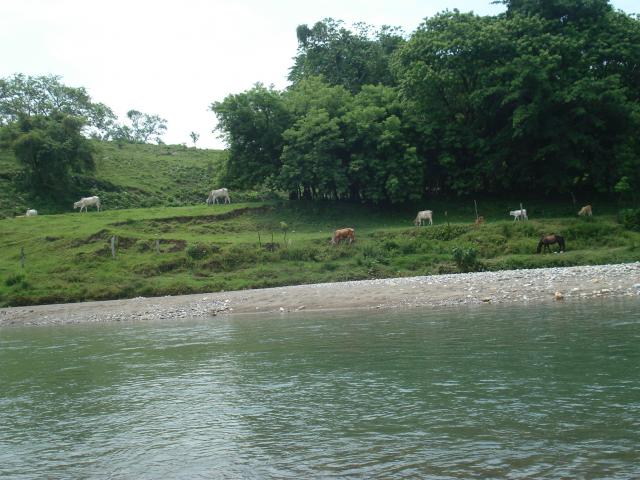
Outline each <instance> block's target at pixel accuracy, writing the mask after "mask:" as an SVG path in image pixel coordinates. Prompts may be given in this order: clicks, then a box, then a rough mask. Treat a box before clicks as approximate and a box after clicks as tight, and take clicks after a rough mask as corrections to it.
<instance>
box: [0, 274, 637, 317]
mask: <svg viewBox="0 0 640 480" xmlns="http://www.w3.org/2000/svg"><path fill="white" fill-rule="evenodd" d="M606 296H616V297H622V296H628V297H634V298H638V299H640V262H636V263H628V264H619V265H596V266H584V267H565V268H542V269H535V270H508V271H500V272H479V273H466V274H455V275H436V276H421V277H407V278H389V279H382V280H361V281H353V282H341V283H321V284H313V285H298V286H291V287H278V288H266V289H259V290H242V291H234V292H216V293H206V294H202V293H201V294H193V295H181V296H174V297H153V298H143V297H138V298H133V299H128V300H110V301H101V302H85V303H68V304H58V305H38V306H31V307H14V308H3V309H0V327H3V326H10V325H52V324H70V323H90V322H110V321H131V320H153V319H170V318H193V317H213V316H216V315H227V314H256V313H277V312H280V313H282V314H286V313H287V312H300V311H328V310H342V309H375V308H416V307H429V306H450V305H465V304H467V305H473V304H482V303H509V302H531V303H539V302H546V301H564V300H577V299H582V298H593V297H606Z"/></svg>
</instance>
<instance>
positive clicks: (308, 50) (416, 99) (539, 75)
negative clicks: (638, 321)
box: [212, 0, 640, 204]
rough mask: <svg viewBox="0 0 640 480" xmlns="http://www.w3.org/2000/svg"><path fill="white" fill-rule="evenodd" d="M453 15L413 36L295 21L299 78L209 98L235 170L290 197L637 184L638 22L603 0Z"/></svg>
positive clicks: (510, 3)
mask: <svg viewBox="0 0 640 480" xmlns="http://www.w3.org/2000/svg"><path fill="white" fill-rule="evenodd" d="M504 3H505V4H506V5H507V9H508V10H507V14H504V15H498V16H495V17H490V16H478V15H475V14H473V13H461V12H459V11H457V10H454V11H445V12H443V13H440V14H437V15H435V16H433V17H431V18H427V19H426V20H425V21H424V23H423V24H422V25H420V26H419V28H418V29H417V30H416V31H415V32H414V33H413V34H412V35H411V36H410V37H409V38H408V39H407V40H406V41H405V40H404V39H403V38H402V37H401V36H400V35H398V34H397V32H395V31H394V30H392V29H384V28H383V30H381V31H380V32H376V33H374V34H372V33H371V30H370V28H369V27H367V26H366V25H356V26H355V27H354V29H352V30H349V29H347V28H345V27H344V25H343V24H342V22H339V21H335V20H332V19H325V20H323V21H321V22H318V23H316V24H315V25H313V26H312V27H309V26H307V25H300V26H299V27H298V29H297V36H298V44H299V50H298V55H297V56H296V58H295V63H294V66H293V67H292V69H291V75H290V79H291V80H292V82H293V84H292V86H291V87H290V88H289V89H287V90H286V91H284V92H282V93H280V92H276V91H274V90H273V89H271V90H266V89H264V87H260V86H257V87H256V88H255V89H253V90H251V91H248V92H245V93H243V94H239V95H232V96H229V97H227V98H226V99H225V100H224V102H222V103H218V104H214V106H213V107H212V108H213V110H214V111H215V112H216V114H217V115H218V117H219V120H220V122H219V124H220V129H221V131H222V132H223V134H224V135H225V137H226V138H227V139H228V141H229V144H230V146H231V147H230V157H229V170H228V177H227V178H228V179H229V180H234V181H236V182H238V185H246V186H256V185H260V184H262V185H269V186H275V187H279V188H282V189H284V190H286V191H287V192H289V194H290V197H291V198H308V199H326V198H332V199H345V198H349V199H352V200H364V201H370V202H374V203H377V204H382V203H383V202H391V203H394V204H403V203H405V202H410V201H415V200H418V199H420V198H422V197H424V196H426V195H429V194H430V193H433V194H435V193H439V192H446V193H454V194H457V195H461V196H462V195H468V194H470V193H478V192H483V193H489V194H502V193H504V192H515V191H517V192H531V193H536V194H549V193H553V194H558V193H565V194H568V193H569V192H571V193H572V194H578V195H579V194H583V193H584V194H590V195H591V194H593V193H596V192H606V193H614V192H617V193H621V194H624V195H629V194H631V195H632V196H634V197H635V196H637V195H636V194H635V192H636V191H638V189H640V173H639V172H640V142H639V141H638V139H637V134H636V132H637V131H638V130H639V129H640V74H639V70H638V68H636V67H637V65H639V64H640V49H638V48H637V45H638V44H640V20H639V19H638V18H636V17H634V16H630V15H626V14H624V13H623V12H620V11H615V10H613V9H612V8H611V6H610V5H609V4H608V2H607V1H606V0H588V1H586V0H585V1H580V2H575V1H572V0H550V1H548V2H546V1H545V2H540V1H538V0H505V2H504Z"/></svg>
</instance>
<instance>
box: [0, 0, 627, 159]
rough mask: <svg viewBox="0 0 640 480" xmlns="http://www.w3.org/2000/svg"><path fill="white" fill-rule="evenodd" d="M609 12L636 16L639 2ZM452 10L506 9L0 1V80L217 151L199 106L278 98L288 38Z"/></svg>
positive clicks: (407, 27)
mask: <svg viewBox="0 0 640 480" xmlns="http://www.w3.org/2000/svg"><path fill="white" fill-rule="evenodd" d="M611 3H612V5H613V6H614V7H615V8H619V9H622V10H624V11H625V12H627V13H638V12H640V2H638V0H614V1H612V2H611ZM454 8H458V9H459V10H461V11H464V12H466V11H470V10H472V11H474V12H475V13H477V14H481V15H493V14H496V13H499V12H501V11H503V10H504V7H503V6H502V5H492V4H491V0H422V1H420V0H394V1H390V0H386V1H385V0H321V1H315V2H306V1H304V0H271V1H268V0H209V1H207V0H172V1H167V0H105V1H101V2H98V1H91V0H89V1H87V0H0V77H8V76H10V75H13V74H14V73H24V74H26V75H47V74H54V75H61V76H62V82H63V83H64V84H66V85H69V86H72V87H85V88H86V89H87V91H88V92H89V94H90V95H91V97H92V99H93V100H94V101H97V102H102V103H105V104H106V105H108V106H109V107H111V108H112V109H113V110H114V112H115V113H116V114H117V115H118V116H119V117H120V120H121V121H122V120H123V119H124V118H125V115H126V112H127V111H128V110H130V109H132V108H133V109H136V110H140V111H142V112H145V113H149V114H157V115H160V116H161V117H163V118H166V119H167V121H168V130H167V132H166V134H165V135H164V136H163V140H164V141H165V142H166V143H171V144H174V143H183V142H184V143H187V144H188V145H191V140H190V138H189V133H190V132H192V131H195V132H197V133H199V134H200V140H199V141H198V147H208V148H224V144H223V142H222V141H221V140H220V139H218V138H217V133H212V130H213V129H214V127H215V123H216V119H215V115H214V114H213V112H211V111H210V110H209V106H210V104H211V103H212V102H214V101H221V100H223V99H224V98H225V97H226V96H227V95H229V94H232V93H240V92H243V91H245V90H247V89H249V88H251V87H252V85H253V84H254V83H256V82H262V83H264V84H265V85H271V84H273V85H275V87H276V88H278V89H283V88H284V87H285V86H286V85H287V80H286V77H287V74H288V72H289V68H290V67H291V66H292V64H293V60H292V59H293V57H294V56H295V54H296V49H297V41H296V27H297V26H298V25H300V24H303V23H306V24H308V25H309V26H311V25H313V24H314V23H315V22H317V21H319V20H322V19H324V18H327V17H331V18H334V19H336V20H343V21H344V22H345V24H346V26H348V27H349V26H351V24H352V23H354V22H358V21H362V22H365V23H367V24H370V25H373V26H375V27H379V26H382V25H391V26H399V27H402V28H403V29H404V31H405V32H406V33H411V32H412V31H414V30H415V28H416V27H417V26H418V25H419V24H420V23H421V21H422V19H423V18H425V17H430V16H432V15H434V14H435V13H437V12H440V11H443V10H445V9H454Z"/></svg>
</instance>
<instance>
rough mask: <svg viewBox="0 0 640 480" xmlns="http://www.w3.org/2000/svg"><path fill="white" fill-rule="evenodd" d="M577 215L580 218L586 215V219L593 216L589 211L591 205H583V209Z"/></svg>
mask: <svg viewBox="0 0 640 480" xmlns="http://www.w3.org/2000/svg"><path fill="white" fill-rule="evenodd" d="M578 215H580V216H583V215H586V216H587V217H591V216H592V215H593V211H592V210H591V205H585V206H584V207H582V208H581V209H580V211H579V212H578Z"/></svg>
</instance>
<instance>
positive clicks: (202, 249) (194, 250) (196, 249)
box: [186, 243, 211, 260]
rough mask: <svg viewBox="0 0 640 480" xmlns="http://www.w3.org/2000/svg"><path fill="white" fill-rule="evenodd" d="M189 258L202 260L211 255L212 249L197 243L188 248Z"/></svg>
mask: <svg viewBox="0 0 640 480" xmlns="http://www.w3.org/2000/svg"><path fill="white" fill-rule="evenodd" d="M186 252H187V256H188V257H189V258H191V259H192V260H200V259H202V258H205V257H206V256H207V255H209V254H210V253H211V248H210V247H209V246H207V245H204V244H202V243H196V244H194V245H189V246H188V247H187V250H186Z"/></svg>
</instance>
